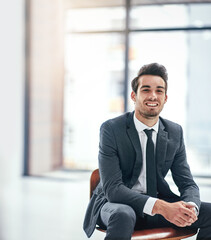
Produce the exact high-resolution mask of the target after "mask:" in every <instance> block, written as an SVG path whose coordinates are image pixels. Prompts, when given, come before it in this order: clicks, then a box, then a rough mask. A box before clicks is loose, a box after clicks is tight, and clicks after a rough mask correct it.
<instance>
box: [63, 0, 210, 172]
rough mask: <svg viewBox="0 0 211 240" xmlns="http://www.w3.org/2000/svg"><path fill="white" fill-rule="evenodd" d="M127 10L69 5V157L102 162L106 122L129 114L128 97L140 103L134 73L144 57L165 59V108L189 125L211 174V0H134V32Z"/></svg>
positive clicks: (196, 155) (189, 139) (197, 159)
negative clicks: (173, 0)
mask: <svg viewBox="0 0 211 240" xmlns="http://www.w3.org/2000/svg"><path fill="white" fill-rule="evenodd" d="M125 12H126V9H125V8H123V7H116V8H115V7H112V8H96V9H93V8H92V9H73V10H69V11H68V12H67V15H66V40H65V41H66V42H65V46H66V57H65V72H66V74H65V111H64V120H65V122H64V145H63V146H64V149H63V152H64V165H65V166H66V167H71V168H82V169H90V168H94V167H97V155H98V140H99V137H98V135H99V128H100V125H101V123H102V122H103V121H104V120H106V119H108V118H112V117H115V116H117V115H120V114H122V113H123V111H124V102H125V101H127V102H128V111H132V110H133V104H132V101H131V100H130V92H131V87H130V82H131V80H132V79H133V78H134V77H135V76H136V74H137V72H138V70H139V68H140V67H141V66H142V65H143V64H146V63H151V62H158V63H161V64H163V65H165V66H166V68H167V70H168V73H169V89H168V102H167V104H166V105H165V108H164V110H163V112H162V116H163V117H164V118H167V119H169V120H172V121H175V122H177V123H179V124H181V125H182V127H183V129H184V133H185V142H186V147H187V154H188V161H189V164H190V166H191V169H192V171H193V172H194V174H197V175H209V176H211V127H210V122H211V112H210V110H209V104H210V103H211V95H210V94H209V89H211V81H210V80H209V76H210V73H211V72H210V71H211V70H210V67H209V63H210V61H211V15H210V12H211V4H208V3H206V4H177V5H176V4H170V5H149V6H138V5H134V6H133V5H132V6H131V8H130V11H129V23H128V24H129V31H128V32H126V31H125V29H126V21H125V14H124V13H125ZM82 16H83V17H82ZM96 19H97V21H96ZM127 34H128V35H127ZM125 36H126V37H128V39H129V50H128V59H127V61H126V63H125V59H124V58H125V55H126V54H125V51H126V48H125ZM125 64H126V65H125ZM125 68H128V70H129V71H128V76H127V77H125V75H124V74H125V72H127V71H125ZM127 78H128V83H127V84H128V99H127V100H125V99H124V91H125V89H124V79H127Z"/></svg>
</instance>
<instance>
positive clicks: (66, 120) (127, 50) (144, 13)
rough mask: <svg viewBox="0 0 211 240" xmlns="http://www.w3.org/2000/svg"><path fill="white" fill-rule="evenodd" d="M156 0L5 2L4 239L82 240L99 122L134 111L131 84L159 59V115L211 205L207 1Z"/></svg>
mask: <svg viewBox="0 0 211 240" xmlns="http://www.w3.org/2000/svg"><path fill="white" fill-rule="evenodd" d="M149 2H150V3H151V4H148V5H146V1H96V2H95V1H90V2H88V1H85V0H84V1H67V0H66V1H61V0H55V1H50V0H45V1H41V0H36V1H35V0H34V1H33V0H31V1H23V0H13V1H12V0H8V1H3V0H1V3H0V5H1V7H0V26H1V27H0V29H1V33H0V36H1V41H0V43H1V44H0V53H1V54H0V66H1V68H0V76H1V80H0V82H1V87H0V106H1V107H0V109H1V118H0V186H1V190H0V197H1V198H0V212H1V215H0V224H1V225H0V230H1V231H0V239H1V240H7V239H8V240H19V239H21V240H24V239H35V240H37V239H44V238H47V239H52V240H53V239H57V240H60V239H61V240H62V239H65V240H66V239H72V238H74V239H79V240H80V239H86V237H85V235H84V233H83V231H82V220H83V214H84V211H85V209H86V205H87V203H88V195H89V194H88V192H89V189H88V188H89V184H88V178H89V174H90V170H92V169H94V168H96V167H97V151H98V134H99V126H100V124H101V123H102V121H104V120H105V119H108V118H111V117H115V116H117V115H119V114H121V113H123V112H124V111H126V110H128V111H129V110H132V106H131V102H130V100H129V94H130V81H131V79H132V78H133V77H135V75H136V73H137V71H138V69H139V68H140V66H141V65H143V64H145V63H149V62H154V61H156V62H160V63H162V64H164V65H165V66H166V67H167V69H168V72H169V101H168V103H167V104H166V106H165V110H164V112H163V114H162V115H163V116H164V117H166V118H169V119H171V120H174V121H176V122H178V123H180V124H181V125H182V126H183V128H184V131H185V141H186V146H187V151H188V157H189V158H188V159H189V163H190V166H191V169H192V171H193V173H194V175H195V176H196V180H197V182H198V183H199V184H200V186H201V195H202V199H203V200H209V201H210V200H211V196H210V195H209V191H210V176H211V137H210V136H211V134H210V131H211V129H210V124H209V123H210V121H211V113H210V110H209V104H210V102H211V99H210V96H211V95H210V92H209V91H210V87H211V86H210V85H211V82H210V77H209V76H210V67H209V65H210V56H211V17H210V12H211V3H209V1H206V3H202V1H197V2H201V3H195V4H187V2H190V1H174V4H167V5H162V4H161V5H160V4H158V3H161V2H167V1H148V3H149ZM171 2H172V1H171ZM176 2H186V3H185V4H175V3H176ZM194 2H196V1H194ZM140 3H142V4H143V5H140ZM155 3H156V5H155ZM129 9H130V11H129ZM96 19H98V21H96ZM77 192H79V193H80V194H79V196H80V197H76V196H77ZM99 237H101V238H102V234H101V233H95V235H94V236H93V237H92V239H99Z"/></svg>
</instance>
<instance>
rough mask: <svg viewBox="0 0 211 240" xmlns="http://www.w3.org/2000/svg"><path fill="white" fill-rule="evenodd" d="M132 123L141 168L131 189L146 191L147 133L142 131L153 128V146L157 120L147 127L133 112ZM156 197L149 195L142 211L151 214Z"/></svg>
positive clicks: (157, 124)
mask: <svg viewBox="0 0 211 240" xmlns="http://www.w3.org/2000/svg"><path fill="white" fill-rule="evenodd" d="M134 124H135V127H136V130H137V132H138V136H139V140H140V145H141V150H142V159H143V163H142V169H141V172H140V175H139V177H138V180H137V182H136V183H135V185H134V186H133V188H132V189H133V190H135V191H138V192H140V193H144V194H145V193H146V192H147V183H146V145H147V135H146V133H145V132H144V129H153V130H154V131H153V132H152V141H153V143H154V146H156V140H157V133H158V128H159V120H158V122H157V123H156V124H155V125H154V126H152V127H148V126H147V125H145V124H143V123H142V122H140V121H139V120H138V119H137V118H136V116H135V114H134ZM156 200H157V198H153V197H150V198H149V199H148V200H147V201H146V203H145V206H144V209H143V212H144V213H145V214H148V215H151V216H152V215H153V214H152V209H153V207H154V204H155V202H156Z"/></svg>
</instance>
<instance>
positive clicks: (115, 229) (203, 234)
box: [98, 202, 211, 240]
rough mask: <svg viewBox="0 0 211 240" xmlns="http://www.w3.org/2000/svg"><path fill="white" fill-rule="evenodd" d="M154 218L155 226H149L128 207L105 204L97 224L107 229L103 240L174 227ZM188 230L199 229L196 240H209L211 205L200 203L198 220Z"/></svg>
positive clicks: (210, 232) (163, 219)
mask: <svg viewBox="0 0 211 240" xmlns="http://www.w3.org/2000/svg"><path fill="white" fill-rule="evenodd" d="M155 217H156V218H157V223H156V225H154V226H149V225H148V224H147V217H138V216H136V213H135V211H134V210H133V209H132V208H131V207H130V206H128V205H124V204H118V203H109V202H107V203H105V204H104V206H103V207H102V209H101V212H100V216H99V219H98V224H99V225H100V226H101V227H105V228H106V229H107V230H106V236H105V240H130V239H131V236H132V233H133V231H134V229H137V230H141V229H147V228H155V227H176V226H175V225H174V224H172V223H170V222H168V221H167V220H166V219H165V218H163V217H162V216H161V215H156V216H155ZM188 228H194V229H199V231H198V235H197V240H211V203H206V202H202V203H201V207H200V211H199V215H198V220H197V221H196V222H195V223H193V224H192V225H191V226H190V227H188Z"/></svg>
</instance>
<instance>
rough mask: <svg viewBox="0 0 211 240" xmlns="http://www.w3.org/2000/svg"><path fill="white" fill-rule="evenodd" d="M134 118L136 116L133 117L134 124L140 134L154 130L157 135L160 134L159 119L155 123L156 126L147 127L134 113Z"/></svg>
mask: <svg viewBox="0 0 211 240" xmlns="http://www.w3.org/2000/svg"><path fill="white" fill-rule="evenodd" d="M133 116H134V117H133V120H134V124H135V127H136V130H137V131H138V132H142V131H144V129H153V130H154V131H155V132H156V133H158V128H159V119H158V121H157V122H156V123H155V125H154V126H152V127H149V126H147V125H145V124H144V123H142V122H140V121H139V120H138V119H137V118H136V116H135V113H134V115H133Z"/></svg>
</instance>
